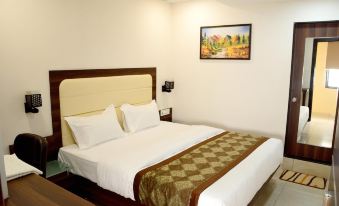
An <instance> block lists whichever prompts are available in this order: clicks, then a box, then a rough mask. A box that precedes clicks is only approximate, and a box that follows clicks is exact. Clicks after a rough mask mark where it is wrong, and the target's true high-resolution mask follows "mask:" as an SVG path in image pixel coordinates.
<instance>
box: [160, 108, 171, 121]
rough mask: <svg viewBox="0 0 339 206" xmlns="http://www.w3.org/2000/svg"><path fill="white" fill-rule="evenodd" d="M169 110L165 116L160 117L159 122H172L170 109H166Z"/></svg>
mask: <svg viewBox="0 0 339 206" xmlns="http://www.w3.org/2000/svg"><path fill="white" fill-rule="evenodd" d="M168 109H169V110H170V113H169V114H167V115H162V116H161V115H160V120H161V121H167V122H172V108H168Z"/></svg>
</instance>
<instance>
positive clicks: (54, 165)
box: [46, 160, 67, 179]
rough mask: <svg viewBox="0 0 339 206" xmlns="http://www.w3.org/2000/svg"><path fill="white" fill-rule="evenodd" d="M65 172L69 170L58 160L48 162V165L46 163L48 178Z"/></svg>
mask: <svg viewBox="0 0 339 206" xmlns="http://www.w3.org/2000/svg"><path fill="white" fill-rule="evenodd" d="M63 172H67V168H66V167H65V166H62V165H61V163H60V162H59V161H58V160H53V161H49V162H47V165H46V178H47V179H48V178H50V177H53V176H55V175H58V174H61V173H63Z"/></svg>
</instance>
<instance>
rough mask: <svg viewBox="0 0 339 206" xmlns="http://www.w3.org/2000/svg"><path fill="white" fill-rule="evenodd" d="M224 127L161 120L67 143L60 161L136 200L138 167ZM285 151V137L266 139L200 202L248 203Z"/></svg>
mask: <svg viewBox="0 0 339 206" xmlns="http://www.w3.org/2000/svg"><path fill="white" fill-rule="evenodd" d="M221 132H222V130H221V129H216V128H212V127H207V126H188V125H182V124H175V123H168V122H162V123H161V125H160V126H158V127H154V128H151V129H147V130H144V131H141V132H138V133H135V134H130V135H128V136H127V137H124V138H121V139H117V140H113V141H110V142H107V143H104V144H100V145H98V146H95V147H93V148H90V149H86V150H79V149H78V148H77V146H76V145H70V146H67V147H63V148H61V149H60V152H59V160H60V161H62V162H64V163H65V164H70V165H72V166H71V167H70V168H71V171H72V172H73V173H75V174H78V175H80V176H83V177H85V178H88V179H90V180H91V181H93V182H96V183H97V184H98V185H99V186H101V187H103V188H105V189H108V190H111V191H113V192H115V193H118V194H120V195H122V196H124V197H127V198H131V199H133V200H134V194H133V181H134V177H135V175H136V173H137V172H138V171H140V170H141V169H143V168H146V167H148V166H150V165H152V164H155V163H157V162H160V161H161V160H163V159H165V158H167V157H169V156H172V155H174V154H176V153H178V152H180V151H182V150H183V149H186V148H188V147H190V146H191V145H193V144H196V143H198V142H201V141H203V140H205V139H207V138H209V137H212V136H214V135H216V134H219V133H221ZM164 151H167V152H164ZM159 154H161V155H159ZM282 156H283V146H282V142H281V140H278V139H270V140H268V141H266V142H265V143H264V144H263V145H261V146H260V147H258V149H257V150H256V151H254V152H253V153H252V154H251V155H250V156H248V157H247V158H246V159H244V160H243V161H242V162H241V163H239V164H238V165H237V166H236V167H235V168H233V169H232V170H230V171H229V172H228V173H227V174H226V175H225V176H223V177H222V178H220V179H219V180H218V181H216V182H215V183H214V184H212V185H211V186H210V187H209V188H207V189H206V190H205V191H204V192H202V194H201V195H200V198H199V202H198V204H199V206H205V205H220V206H226V205H247V204H248V203H249V201H250V200H251V199H252V198H253V197H254V195H255V193H256V192H257V191H258V190H259V189H260V187H261V186H262V185H263V184H264V182H265V181H266V180H267V178H268V177H269V176H270V175H271V174H272V173H273V172H274V170H275V169H276V168H277V167H278V166H279V164H280V163H281V161H282Z"/></svg>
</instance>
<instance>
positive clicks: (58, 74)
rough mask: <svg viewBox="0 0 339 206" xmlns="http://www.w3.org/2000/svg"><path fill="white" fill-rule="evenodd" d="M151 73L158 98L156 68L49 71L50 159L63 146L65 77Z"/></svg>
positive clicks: (55, 156)
mask: <svg viewBox="0 0 339 206" xmlns="http://www.w3.org/2000/svg"><path fill="white" fill-rule="evenodd" d="M141 74H150V75H151V76H152V88H153V89H152V98H153V99H156V85H157V84H156V82H157V80H156V68H154V67H150V68H126V69H88V70H56V71H49V84H50V95H51V113H52V127H53V135H52V136H49V137H47V141H48V159H50V160H51V159H56V158H57V156H58V151H59V148H60V147H62V139H61V119H60V100H59V85H60V83H61V82H62V81H63V80H64V79H76V78H89V77H105V76H124V75H141Z"/></svg>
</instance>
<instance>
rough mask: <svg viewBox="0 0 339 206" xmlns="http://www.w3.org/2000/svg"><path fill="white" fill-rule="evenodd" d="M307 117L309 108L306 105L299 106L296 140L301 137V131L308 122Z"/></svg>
mask: <svg viewBox="0 0 339 206" xmlns="http://www.w3.org/2000/svg"><path fill="white" fill-rule="evenodd" d="M308 118H309V108H308V107H306V106H300V113H299V123H298V137H297V140H298V141H299V140H300V138H301V133H302V132H303V130H304V128H305V126H306V123H307V122H308Z"/></svg>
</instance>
